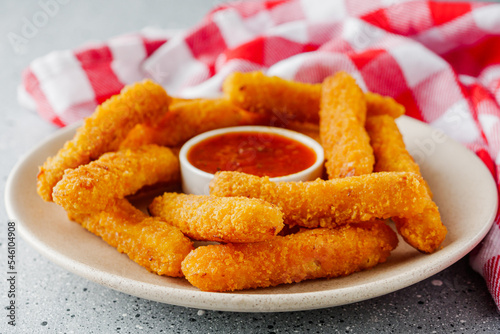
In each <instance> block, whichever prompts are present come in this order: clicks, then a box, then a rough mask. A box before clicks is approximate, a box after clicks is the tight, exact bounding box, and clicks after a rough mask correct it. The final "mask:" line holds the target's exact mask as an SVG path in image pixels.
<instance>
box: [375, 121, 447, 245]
mask: <svg viewBox="0 0 500 334" xmlns="http://www.w3.org/2000/svg"><path fill="white" fill-rule="evenodd" d="M366 129H367V131H368V133H369V135H370V139H371V145H372V147H373V151H374V153H375V157H376V161H377V163H376V165H375V171H377V172H392V171H397V172H413V173H417V174H419V175H420V168H419V166H418V165H417V164H416V163H415V161H414V160H413V158H412V156H411V155H410V154H409V153H408V151H407V150H406V146H405V143H404V141H403V137H402V136H401V133H400V132H399V129H398V127H397V125H396V123H395V122H394V119H393V118H391V117H389V116H386V115H381V116H373V117H368V119H367V121H366ZM424 182H425V181H424ZM425 185H426V187H427V190H428V193H429V196H430V197H432V193H431V190H430V188H429V186H428V184H427V183H425ZM393 221H394V222H395V223H396V228H397V230H398V232H399V234H401V236H402V237H403V239H404V240H405V241H406V242H407V243H408V244H410V245H411V246H413V247H415V248H416V249H418V250H419V251H421V252H423V253H433V252H435V251H436V250H437V249H438V248H439V246H440V245H441V244H442V242H443V241H444V239H445V237H446V234H447V229H446V227H445V226H444V225H443V223H442V221H441V216H440V214H439V210H438V207H437V205H436V203H434V202H433V201H428V202H427V207H426V208H425V209H424V211H423V212H422V213H419V214H415V215H410V216H408V217H394V218H393Z"/></svg>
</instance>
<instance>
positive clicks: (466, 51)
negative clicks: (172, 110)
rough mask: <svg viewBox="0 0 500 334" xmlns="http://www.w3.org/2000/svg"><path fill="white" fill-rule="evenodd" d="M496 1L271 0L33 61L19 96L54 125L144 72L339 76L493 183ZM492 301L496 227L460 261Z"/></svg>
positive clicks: (166, 78)
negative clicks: (381, 98)
mask: <svg viewBox="0 0 500 334" xmlns="http://www.w3.org/2000/svg"><path fill="white" fill-rule="evenodd" d="M499 18H500V4H486V3H463V2H462V3H440V2H432V1H400V0H387V1H384V0H377V1H373V0H356V1H349V0H345V1H322V0H302V1H298V0H277V1H251V2H238V3H232V4H226V5H222V6H219V7H217V8H215V9H213V10H212V11H211V12H210V13H208V14H207V16H206V17H205V18H204V19H203V21H202V22H200V23H199V24H198V25H197V26H196V27H194V28H192V29H190V30H188V31H184V32H178V33H169V32H165V31H159V30H151V29H146V30H143V31H141V32H139V33H134V34H128V35H124V36H119V37H117V38H113V39H111V40H109V41H107V42H105V43H100V44H91V45H86V46H84V47H82V48H80V49H77V50H68V51H56V52H52V53H50V54H48V55H47V56H45V57H42V58H39V59H36V60H34V61H33V62H32V63H31V64H30V66H29V67H28V68H27V69H26V71H25V72H24V75H23V83H22V88H21V89H20V91H19V92H20V94H19V96H20V101H21V102H22V103H23V104H25V105H32V106H33V107H34V108H36V109H37V111H38V112H39V114H40V115H41V116H42V117H43V118H45V119H47V120H49V121H50V122H53V123H55V124H57V125H60V126H64V125H67V124H70V123H72V122H75V121H77V120H80V119H82V118H83V117H86V116H88V115H90V114H91V113H92V112H93V111H94V108H95V107H96V106H97V105H98V104H99V103H101V102H103V101H105V100H106V99H107V98H109V97H110V96H112V95H114V94H117V93H118V92H119V91H120V89H121V88H122V87H123V86H124V85H125V84H130V83H133V82H136V81H139V80H142V79H143V78H145V77H149V78H152V79H154V80H155V81H157V82H158V83H160V84H162V85H163V86H164V87H165V89H166V90H167V91H168V92H169V94H171V95H174V96H179V97H185V98H191V97H192V98H194V97H215V96H217V95H220V91H221V83H222V81H223V80H224V78H225V77H226V76H227V75H228V74H229V73H231V72H234V71H242V72H247V71H254V70H263V71H265V72H267V74H269V75H277V76H280V77H283V78H286V79H293V80H298V81H303V82H321V81H322V79H323V78H325V77H326V76H328V75H330V74H332V73H334V72H336V71H339V70H345V71H348V72H349V73H351V74H352V75H353V76H354V77H355V78H356V79H357V82H358V84H359V85H360V86H361V87H362V88H363V89H365V90H369V91H373V92H376V93H380V94H382V95H388V96H392V97H394V98H395V99H396V100H397V101H398V102H400V103H401V104H403V105H404V106H405V107H406V114H407V115H408V116H411V117H414V118H416V119H419V120H421V121H424V122H426V123H428V124H430V125H431V126H432V127H434V128H436V129H440V130H442V131H443V132H444V133H446V134H447V135H449V136H450V137H452V138H454V139H456V140H458V141H459V142H461V143H463V144H464V145H465V146H467V147H468V148H469V149H471V150H472V151H474V152H475V153H476V154H477V155H478V156H479V157H480V158H481V159H482V161H483V162H484V163H485V164H486V166H487V167H488V168H489V169H490V171H491V173H492V174H493V176H494V177H495V180H496V181H497V184H498V179H497V175H498V172H499V166H500V155H499V150H500V137H499V135H500V20H499ZM470 261H471V265H472V267H473V268H474V269H475V270H476V271H477V272H479V273H480V274H481V275H483V277H484V278H485V280H486V282H487V285H488V288H489V289H490V291H491V294H492V296H493V298H494V300H495V302H496V304H497V306H500V263H499V262H500V222H499V219H498V217H497V220H496V221H495V223H494V225H493V228H492V229H491V231H490V232H489V234H488V235H487V237H486V238H485V239H484V240H483V242H482V243H481V245H479V246H478V247H477V248H476V249H475V250H474V251H473V252H472V253H471V254H470Z"/></svg>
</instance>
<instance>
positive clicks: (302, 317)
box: [0, 0, 500, 333]
mask: <svg viewBox="0 0 500 334" xmlns="http://www.w3.org/2000/svg"><path fill="white" fill-rule="evenodd" d="M42 2H43V1H42ZM219 2H220V1H217V0H209V1H203V0H184V1H174V0H164V1H159V0H155V1H147V2H146V1H143V2H141V1H138V0H135V1H133V0H129V1H119V0H112V1H106V2H105V3H104V2H103V1H78V0H70V1H67V4H65V5H61V6H60V8H59V11H58V12H57V14H56V15H54V16H53V17H50V20H49V22H48V23H47V24H46V25H45V26H44V27H42V28H40V29H39V31H38V32H37V33H36V35H35V36H34V37H32V38H31V39H30V40H29V42H28V44H27V49H26V52H25V53H23V54H16V53H15V52H14V50H13V49H12V47H11V45H10V43H9V42H8V40H7V38H6V36H7V34H8V33H9V32H18V31H20V29H21V26H22V24H23V19H24V18H25V17H30V16H32V15H33V14H34V13H36V12H37V11H39V10H40V4H39V2H38V1H31V2H30V3H28V2H20V1H13V0H10V1H8V0H5V1H2V2H1V3H0V9H1V10H0V46H1V47H0V60H1V64H2V70H1V71H0V73H1V75H0V96H1V99H0V101H1V111H0V113H1V116H2V118H1V120H2V121H1V122H0V152H1V154H0V156H1V159H0V173H1V180H0V188H1V196H2V203H3V202H4V198H3V196H4V188H5V183H6V180H7V177H8V175H9V173H10V171H11V169H12V167H13V166H14V164H15V163H16V161H18V159H20V158H21V157H22V155H23V154H25V153H26V152H27V151H28V150H29V149H31V148H32V147H33V146H35V145H36V144H37V143H39V142H40V141H41V140H43V139H44V138H46V137H48V136H49V135H51V134H52V133H54V132H55V131H56V130H57V129H56V127H55V126H53V125H51V124H48V123H47V122H46V121H44V120H42V119H41V118H40V117H39V116H38V115H36V114H35V113H33V112H31V111H28V110H26V109H23V108H22V107H20V106H19V105H18V103H17V101H16V87H17V85H18V84H19V82H20V74H21V71H22V69H23V68H25V67H26V66H27V65H28V64H29V62H30V61H31V60H33V59H34V58H36V57H39V56H42V55H45V54H47V53H48V52H50V51H52V50H56V49H68V48H74V47H76V46H79V45H81V44H82V43H83V42H86V41H88V40H105V39H107V38H110V37H112V36H116V35H119V34H122V33H125V32H131V31H137V30H139V29H141V28H143V27H145V26H157V27H161V28H186V27H190V26H192V25H194V24H195V23H196V22H198V21H199V20H200V19H201V18H202V16H203V15H204V14H205V13H206V12H207V11H208V10H209V9H210V8H211V7H212V6H214V5H216V4H217V3H219ZM0 215H1V218H0V231H1V232H0V243H1V244H0V245H1V247H0V257H1V260H0V263H1V264H0V282H1V284H0V287H1V289H0V300H1V305H2V310H3V311H2V314H1V316H0V332H1V333H15V332H18V333H409V332H412V333H498V332H500V317H499V314H498V312H497V309H496V307H495V304H494V303H493V300H492V298H491V297H490V294H489V292H488V290H487V288H486V285H485V283H484V281H483V279H482V278H481V277H480V276H479V275H478V274H477V273H476V272H474V271H473V270H472V269H471V268H470V266H469V265H468V258H467V257H466V258H464V259H462V260H460V261H459V262H458V263H456V264H454V265H452V266H451V267H449V268H448V269H446V270H444V271H442V272H441V273H438V274H436V275H434V276H432V277H430V278H428V279H426V280H424V281H422V282H420V283H418V284H415V285H413V286H410V287H408V288H405V289H402V290H399V291H396V292H393V293H390V294H388V295H385V296H382V297H378V298H375V299H371V300H367V301H363V302H358V303H354V304H350V305H345V306H340V307H333V308H327V309H320V310H314V311H303V312H291V313H230V312H218V311H207V310H198V309H191V308H185V307H179V306H172V305H167V304H160V303H157V302H153V301H149V300H145V299H140V298H136V297H132V296H129V295H126V294H124V293H120V292H117V291H114V290H111V289H108V288H105V287H103V286H100V285H97V284H95V283H92V282H90V281H88V280H86V279H83V278H81V277H79V276H76V275H74V274H72V273H70V272H68V271H66V270H64V269H62V268H60V267H58V266H57V265H55V264H53V263H51V262H49V261H48V260H47V259H45V258H44V257H42V256H41V255H39V254H38V253H37V252H36V251H35V250H34V249H33V248H32V247H31V246H30V245H28V244H27V243H26V242H25V241H24V240H22V239H20V238H18V239H17V272H18V275H17V286H16V303H17V313H16V316H17V326H16V327H12V326H8V325H7V321H8V318H7V317H6V315H7V310H5V306H7V304H8V298H7V294H8V290H9V287H8V282H7V278H8V277H7V274H6V273H7V237H6V232H7V223H8V221H9V218H10V217H7V214H6V212H5V209H4V208H3V207H2V210H0Z"/></svg>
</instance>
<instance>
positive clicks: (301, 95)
mask: <svg viewBox="0 0 500 334" xmlns="http://www.w3.org/2000/svg"><path fill="white" fill-rule="evenodd" d="M321 89H322V88H321V84H309V83H302V82H296V81H291V80H285V79H282V78H279V77H276V76H267V75H265V74H263V73H262V72H248V73H240V72H237V73H232V74H230V75H229V76H227V78H226V79H225V80H224V83H223V86H222V90H223V92H224V96H225V97H226V98H227V99H228V100H229V101H231V102H232V103H233V104H235V105H237V106H239V107H240V108H243V109H245V110H248V111H251V112H255V113H260V114H263V115H266V116H268V117H271V116H274V117H277V118H279V119H281V121H282V122H283V123H285V125H286V123H287V122H293V121H296V122H310V123H316V124H317V123H318V122H319V109H320V100H321ZM365 95H366V96H365V97H366V101H367V113H368V115H371V114H372V112H373V113H374V114H376V115H378V114H379V113H380V112H383V113H387V114H388V115H390V116H392V117H399V116H401V115H402V114H403V113H404V107H403V106H401V105H400V104H399V103H397V102H396V101H395V100H394V99H392V98H390V97H382V96H381V95H379V94H376V93H366V94H365ZM380 106H383V107H380ZM374 107H377V108H376V110H375V108H374Z"/></svg>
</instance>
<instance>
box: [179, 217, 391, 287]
mask: <svg viewBox="0 0 500 334" xmlns="http://www.w3.org/2000/svg"><path fill="white" fill-rule="evenodd" d="M397 243H398V240H397V237H396V234H395V233H394V232H393V231H392V230H391V229H390V227H388V226H387V225H385V224H384V223H381V222H370V223H359V224H353V225H346V226H342V227H339V228H337V229H326V228H319V229H313V230H308V231H303V232H299V233H297V234H291V235H288V236H286V237H280V236H277V237H275V238H273V239H271V240H269V241H263V242H258V243H250V244H227V245H210V246H202V247H198V248H197V249H195V250H194V251H193V252H191V253H190V254H189V255H188V256H187V257H186V258H185V259H184V261H183V262H182V272H183V273H184V275H185V277H186V279H187V280H188V281H189V282H190V283H191V284H193V285H194V286H196V287H197V288H199V289H200V290H203V291H217V292H224V291H234V290H242V289H251V288H263V287H269V286H276V285H279V284H286V283H293V282H300V281H303V280H307V279H314V278H323V277H324V278H332V277H339V276H346V275H349V274H352V273H354V272H357V271H361V270H365V269H368V268H372V267H374V266H375V265H377V264H378V263H382V262H385V261H386V259H387V257H388V256H389V255H390V252H391V251H392V250H393V249H394V248H396V246H397Z"/></svg>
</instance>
